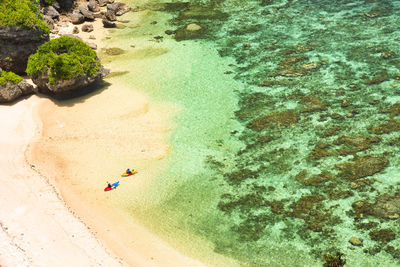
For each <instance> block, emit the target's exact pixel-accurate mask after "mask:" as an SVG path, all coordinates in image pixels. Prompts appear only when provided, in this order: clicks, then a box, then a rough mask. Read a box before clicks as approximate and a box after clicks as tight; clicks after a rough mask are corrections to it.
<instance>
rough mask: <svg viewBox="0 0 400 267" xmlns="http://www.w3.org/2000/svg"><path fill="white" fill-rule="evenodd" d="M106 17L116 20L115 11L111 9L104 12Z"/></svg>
mask: <svg viewBox="0 0 400 267" xmlns="http://www.w3.org/2000/svg"><path fill="white" fill-rule="evenodd" d="M106 18H107V19H108V20H110V21H115V20H117V17H116V16H115V12H113V11H111V10H107V12H106Z"/></svg>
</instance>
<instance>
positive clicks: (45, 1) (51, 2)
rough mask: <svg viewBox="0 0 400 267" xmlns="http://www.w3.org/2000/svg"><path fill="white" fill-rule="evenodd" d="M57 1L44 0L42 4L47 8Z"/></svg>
mask: <svg viewBox="0 0 400 267" xmlns="http://www.w3.org/2000/svg"><path fill="white" fill-rule="evenodd" d="M54 2H55V0H42V3H44V4H45V5H47V6H50V5H52V4H54Z"/></svg>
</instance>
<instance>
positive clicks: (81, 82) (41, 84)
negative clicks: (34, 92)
mask: <svg viewBox="0 0 400 267" xmlns="http://www.w3.org/2000/svg"><path fill="white" fill-rule="evenodd" d="M109 73H110V71H109V70H108V69H105V68H104V67H103V66H101V67H100V69H99V71H98V72H97V73H96V74H95V75H92V76H87V75H81V76H78V77H73V78H70V79H68V80H59V79H56V80H55V81H54V83H50V82H49V79H48V77H45V76H41V77H38V78H33V79H32V81H33V82H34V83H35V84H36V85H37V87H38V91H39V92H41V93H44V94H48V95H52V96H55V97H57V96H61V97H62V96H66V95H70V94H73V93H75V92H76V93H78V92H82V91H84V90H85V89H87V87H88V86H89V85H91V84H93V83H94V82H96V81H99V80H100V79H101V78H103V77H105V76H106V75H108V74H109Z"/></svg>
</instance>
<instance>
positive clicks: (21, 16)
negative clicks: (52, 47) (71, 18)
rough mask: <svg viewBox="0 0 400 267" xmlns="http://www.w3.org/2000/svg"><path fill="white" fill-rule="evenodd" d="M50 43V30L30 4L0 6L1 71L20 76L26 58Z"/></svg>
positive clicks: (6, 1) (25, 0) (7, 2)
mask: <svg viewBox="0 0 400 267" xmlns="http://www.w3.org/2000/svg"><path fill="white" fill-rule="evenodd" d="M48 40H49V27H48V26H47V24H46V23H45V22H44V21H43V19H42V15H41V14H40V13H39V6H38V5H37V4H35V3H34V2H32V1H29V0H22V1H18V2H14V1H11V0H4V1H2V2H1V3H0V43H1V45H0V68H2V69H4V70H6V71H12V72H15V73H19V74H22V73H24V72H25V69H26V64H27V62H28V57H29V56H30V55H31V54H33V53H35V52H36V49H37V48H38V46H40V45H41V44H43V43H45V42H46V41H48Z"/></svg>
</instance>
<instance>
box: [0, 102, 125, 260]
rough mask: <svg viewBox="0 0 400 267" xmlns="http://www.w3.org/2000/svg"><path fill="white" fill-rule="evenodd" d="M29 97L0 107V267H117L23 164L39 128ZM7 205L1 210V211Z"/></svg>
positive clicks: (52, 190)
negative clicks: (25, 153) (29, 145)
mask: <svg viewBox="0 0 400 267" xmlns="http://www.w3.org/2000/svg"><path fill="white" fill-rule="evenodd" d="M42 101H43V99H40V98H39V97H37V96H31V97H30V98H28V99H25V100H21V101H19V102H18V103H15V104H13V105H10V106H8V105H3V106H0V116H1V119H2V125H3V127H2V130H1V131H0V151H1V154H0V155H1V159H0V173H1V174H2V175H0V179H1V182H2V184H3V185H6V184H7V186H2V187H1V188H0V200H1V202H2V203H3V206H2V209H1V211H0V223H1V228H0V238H1V240H2V242H1V243H0V265H1V266H121V265H122V263H121V261H120V260H119V259H118V258H117V257H115V256H112V255H111V253H110V252H109V251H108V249H106V248H105V247H104V246H103V245H101V244H100V242H98V240H97V239H96V237H95V236H94V235H93V234H92V233H91V232H90V231H89V230H88V228H87V227H86V225H85V224H83V223H82V222H81V221H80V220H79V219H78V218H76V217H75V216H74V215H73V214H72V213H71V212H69V210H68V208H67V207H66V206H65V204H64V202H63V201H62V200H61V199H60V198H59V196H58V195H57V192H56V191H55V189H54V187H53V186H52V185H50V184H48V183H47V182H46V180H45V179H43V177H41V176H40V175H39V174H38V173H37V172H35V171H34V170H32V168H31V166H29V165H28V164H27V162H26V161H25V157H24V152H25V150H26V148H27V146H28V144H29V142H30V141H31V140H32V138H33V137H34V135H35V134H37V133H38V132H40V123H39V121H38V120H37V119H38V118H36V119H35V118H34V111H35V109H36V108H37V107H38V105H40V104H41V103H42ZM4 204H6V205H4Z"/></svg>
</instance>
